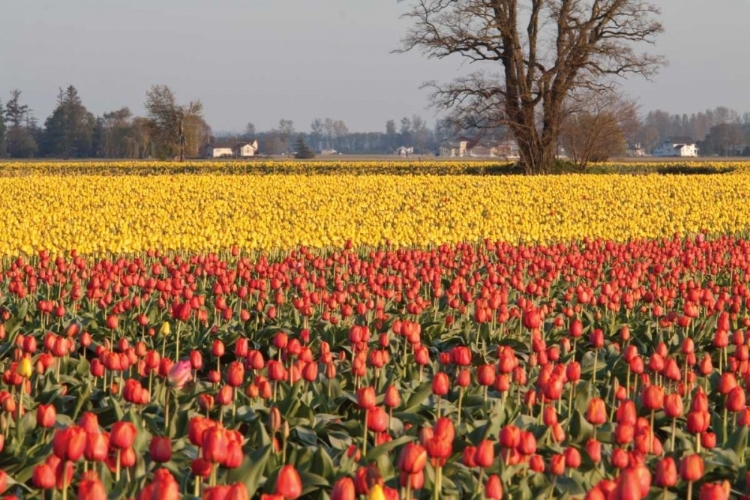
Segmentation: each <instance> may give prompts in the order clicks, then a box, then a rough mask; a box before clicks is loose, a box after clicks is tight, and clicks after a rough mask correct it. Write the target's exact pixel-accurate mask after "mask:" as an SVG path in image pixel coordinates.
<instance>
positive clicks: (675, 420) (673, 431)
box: [670, 418, 677, 451]
mask: <svg viewBox="0 0 750 500" xmlns="http://www.w3.org/2000/svg"><path fill="white" fill-rule="evenodd" d="M676 431H677V419H676V418H673V419H672V447H671V448H670V450H672V451H674V436H675V432H676Z"/></svg>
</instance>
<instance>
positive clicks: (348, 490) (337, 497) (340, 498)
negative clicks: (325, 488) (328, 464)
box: [331, 477, 357, 500]
mask: <svg viewBox="0 0 750 500" xmlns="http://www.w3.org/2000/svg"><path fill="white" fill-rule="evenodd" d="M356 498H357V492H356V491H355V489H354V481H352V479H351V478H350V477H342V478H341V479H339V480H338V481H336V482H335V483H334V484H333V490H331V500H356Z"/></svg>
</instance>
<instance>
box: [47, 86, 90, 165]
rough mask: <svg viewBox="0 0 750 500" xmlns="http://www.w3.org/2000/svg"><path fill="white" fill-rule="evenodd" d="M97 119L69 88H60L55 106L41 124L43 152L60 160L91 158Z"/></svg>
mask: <svg viewBox="0 0 750 500" xmlns="http://www.w3.org/2000/svg"><path fill="white" fill-rule="evenodd" d="M95 127H96V120H95V119H94V116H93V115H92V114H91V113H89V112H88V110H87V109H86V107H85V106H84V105H83V103H82V102H81V98H80V97H79V96H78V90H76V88H75V87H74V86H72V85H71V86H69V87H68V88H67V89H66V90H65V91H64V92H63V90H62V89H60V95H59V97H58V99H57V107H56V108H55V110H54V111H53V112H52V115H51V116H50V117H49V118H47V121H45V123H44V141H43V142H44V144H43V146H44V147H43V153H44V154H45V155H47V156H59V157H63V158H69V157H82V156H90V155H91V153H92V149H93V142H94V129H95Z"/></svg>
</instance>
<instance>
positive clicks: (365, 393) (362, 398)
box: [357, 387, 375, 410]
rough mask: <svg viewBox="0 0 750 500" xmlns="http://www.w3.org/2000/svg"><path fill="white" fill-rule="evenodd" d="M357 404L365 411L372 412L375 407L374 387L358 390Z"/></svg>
mask: <svg viewBox="0 0 750 500" xmlns="http://www.w3.org/2000/svg"><path fill="white" fill-rule="evenodd" d="M357 404H358V405H359V407H360V408H361V409H363V410H371V409H373V408H374V407H375V389H373V388H372V387H361V388H360V389H358V390H357Z"/></svg>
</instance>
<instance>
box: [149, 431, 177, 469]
mask: <svg viewBox="0 0 750 500" xmlns="http://www.w3.org/2000/svg"><path fill="white" fill-rule="evenodd" d="M148 453H149V455H150V456H151V460H153V461H154V462H159V463H164V462H169V461H170V460H172V440H171V439H169V438H168V437H159V436H154V437H152V438H151V443H150V444H149V447H148Z"/></svg>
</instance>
